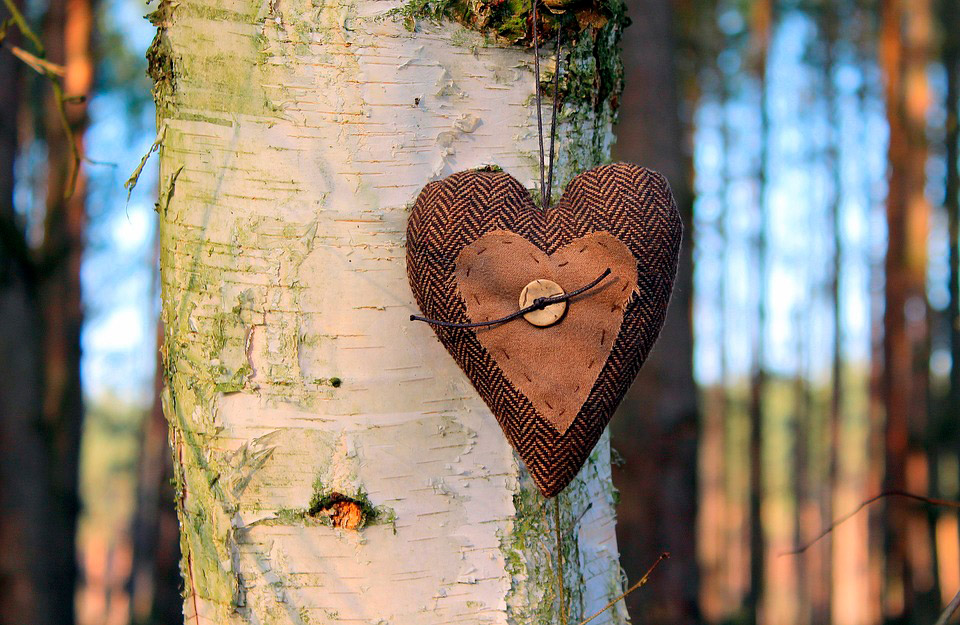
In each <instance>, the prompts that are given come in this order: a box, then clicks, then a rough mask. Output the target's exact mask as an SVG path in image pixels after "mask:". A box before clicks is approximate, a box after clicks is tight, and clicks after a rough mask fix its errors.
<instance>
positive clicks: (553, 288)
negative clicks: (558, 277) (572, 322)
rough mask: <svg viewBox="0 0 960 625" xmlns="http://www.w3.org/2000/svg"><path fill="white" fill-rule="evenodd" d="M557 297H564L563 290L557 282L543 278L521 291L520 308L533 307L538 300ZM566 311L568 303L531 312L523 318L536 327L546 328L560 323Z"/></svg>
mask: <svg viewBox="0 0 960 625" xmlns="http://www.w3.org/2000/svg"><path fill="white" fill-rule="evenodd" d="M557 295H563V289H562V288H560V285H559V284H557V283H556V282H553V281H552V280H546V279H543V278H541V279H540V280H534V281H533V282H531V283H530V284H528V285H527V286H525V287H523V290H522V291H520V308H526V307H527V306H532V305H533V302H534V301H535V300H536V299H537V298H540V297H555V296H557ZM566 311H567V303H566V302H556V303H554V304H550V305H549V306H547V307H546V308H543V309H541V310H531V311H530V312H528V313H527V314H525V315H524V316H523V318H524V319H526V320H527V321H529V322H530V323H532V324H533V325H535V326H539V327H541V328H544V327H546V326H550V325H553V324H555V323H556V322H558V321H560V317H562V316H563V313H565V312H566Z"/></svg>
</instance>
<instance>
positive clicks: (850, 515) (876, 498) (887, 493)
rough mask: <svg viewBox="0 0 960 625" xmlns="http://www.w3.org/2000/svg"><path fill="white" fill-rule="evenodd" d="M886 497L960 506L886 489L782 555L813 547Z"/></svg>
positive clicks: (957, 502) (937, 504)
mask: <svg viewBox="0 0 960 625" xmlns="http://www.w3.org/2000/svg"><path fill="white" fill-rule="evenodd" d="M885 497H903V498H904V499H912V500H914V501H919V502H921V503H925V504H928V505H931V506H944V507H947V508H960V501H951V500H948V499H934V498H932V497H924V496H923V495H917V494H915V493H908V492H906V491H903V490H886V491H883V492H882V493H880V494H879V495H874V496H873V497H871V498H869V499H867V500H865V501H863V502H861V503H860V505H859V506H857V507H856V508H855V509H854V510H852V511H851V512H848V513H847V514H845V515H843V516H842V517H840V518H839V519H837V520H836V521H834V522H833V523H831V524H830V525H829V526H828V527H827V528H826V529H824V530H823V531H822V532H820V533H819V534H818V535H817V537H816V538H814V539H813V540H811V541H810V542H809V543H807V544H805V545H802V546H800V547H798V548H796V549H793V550H791V551H785V552H783V553H781V554H780V555H781V556H794V555H797V554H801V553H803V552H804V551H806V550H807V549H809V548H810V547H812V546H814V545H815V544H817V543H818V542H820V540H821V539H822V538H823V537H824V536H826V535H827V534H829V533H830V532H832V531H833V530H835V529H837V527H839V526H840V525H842V524H843V523H846V522H847V521H849V520H850V519H851V518H853V517H854V516H856V514H857V513H858V512H860V511H861V510H863V509H864V508H866V507H867V506H869V505H870V504H872V503H874V502H876V501H879V500H881V499H883V498H885Z"/></svg>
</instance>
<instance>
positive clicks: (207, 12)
mask: <svg viewBox="0 0 960 625" xmlns="http://www.w3.org/2000/svg"><path fill="white" fill-rule="evenodd" d="M402 8H403V6H402V5H401V4H399V3H397V2H390V1H377V2H374V1H372V0H352V1H351V0H346V1H344V2H341V3H336V4H335V3H321V2H316V3H306V2H292V3H288V2H285V1H284V0H267V1H265V2H263V3H262V4H258V3H245V2H237V1H234V2H230V1H228V2H225V3H224V2H217V3H214V2H213V1H212V0H183V1H178V2H163V3H162V4H161V5H160V7H159V8H158V10H157V11H156V12H155V13H154V14H153V15H152V16H151V17H152V19H153V21H154V23H155V24H156V25H157V26H158V28H159V31H158V34H157V38H156V40H155V42H154V45H153V46H152V48H151V50H150V52H149V54H148V56H149V59H150V65H151V72H152V75H153V77H154V79H155V81H156V85H155V89H154V94H155V96H156V99H157V110H158V126H159V127H162V128H165V130H164V132H163V138H162V143H161V146H160V149H159V152H160V159H161V165H160V170H161V171H160V175H161V198H162V201H161V202H160V203H159V204H158V212H159V213H160V219H161V237H162V255H161V266H162V279H163V316H164V321H165V324H166V337H165V345H164V370H165V377H166V389H165V391H164V411H165V414H166V416H167V419H168V420H169V421H170V424H171V428H172V433H171V439H172V442H173V445H174V448H175V456H174V457H175V459H176V479H177V486H178V492H179V496H178V508H179V514H180V521H181V530H182V531H181V546H182V551H183V558H184V559H183V565H182V568H183V572H184V576H185V588H186V597H185V603H184V605H185V612H186V617H187V622H188V623H204V624H205V623H218V624H224V623H271V624H273V623H296V624H304V623H336V622H341V621H350V622H353V623H356V622H368V623H378V622H386V623H391V624H392V625H403V624H407V623H409V624H414V623H415V624H417V625H429V624H431V623H436V624H440V623H452V622H464V623H467V622H468V623H506V622H508V621H509V622H516V623H550V622H555V621H556V616H555V615H556V614H557V613H558V608H559V604H558V602H557V594H558V593H557V584H556V583H555V582H554V581H553V580H555V573H554V572H555V570H556V553H555V552H556V549H555V547H554V539H553V525H552V523H553V522H552V515H550V514H548V511H549V510H548V508H547V506H546V504H545V502H544V500H543V499H542V497H540V495H539V494H538V493H537V491H536V489H535V487H534V486H533V484H532V482H531V480H530V479H529V476H528V475H526V473H525V472H524V471H523V469H522V468H521V467H520V466H519V464H518V462H517V460H516V458H515V457H514V455H513V454H512V452H511V450H510V447H509V446H508V444H507V442H506V440H505V439H504V437H503V435H502V434H501V432H500V429H499V427H498V426H497V423H496V421H495V420H494V418H493V416H492V415H491V414H490V413H489V411H488V410H487V408H486V407H485V406H484V404H483V403H482V401H481V400H480V399H479V397H477V395H476V393H475V391H474V390H473V389H472V388H471V387H470V385H469V384H468V382H467V380H466V379H465V377H464V376H463V374H462V373H460V371H459V370H458V369H457V367H456V365H455V364H454V362H453V360H452V359H450V358H449V357H448V356H447V354H446V353H445V352H444V350H443V348H442V347H441V345H440V344H439V343H438V342H437V341H436V339H435V338H434V336H433V333H432V332H431V330H430V329H429V328H428V327H426V326H425V325H423V324H411V323H410V322H409V321H408V317H409V315H410V313H411V312H414V311H415V309H414V306H413V303H412V295H411V294H410V291H409V289H408V287H407V284H406V277H405V271H404V262H403V255H404V250H403V231H404V227H405V224H406V220H407V213H408V207H409V205H410V203H411V202H412V201H413V199H414V198H415V197H416V194H417V193H418V192H419V190H420V189H421V187H422V186H423V185H424V184H425V183H426V182H427V181H429V180H432V179H437V178H440V177H443V176H446V175H448V174H449V173H451V172H453V171H458V170H463V169H467V168H471V167H478V166H481V165H484V164H491V163H493V164H495V165H496V166H499V167H502V168H503V169H505V170H507V171H510V172H511V173H512V174H514V175H515V176H518V177H519V178H520V180H522V181H523V182H524V183H525V184H527V185H528V186H532V181H533V178H534V176H535V174H536V157H535V146H536V143H535V135H534V130H533V129H534V128H535V124H534V123H533V121H534V115H535V111H534V110H533V109H532V108H531V105H530V102H531V101H532V98H533V84H534V80H533V79H534V77H533V75H532V65H533V58H532V55H531V53H530V51H529V50H528V49H524V48H520V47H509V46H507V45H505V44H495V43H492V42H489V41H486V40H485V39H484V38H483V37H482V36H481V35H479V34H477V33H475V32H472V31H469V30H466V29H465V28H464V27H462V26H458V25H454V24H451V23H442V24H435V23H432V22H430V21H418V22H417V24H416V27H415V29H414V31H413V32H411V31H409V30H408V29H407V27H406V26H409V24H406V25H405V23H404V21H405V20H404V19H403V17H404V14H403V13H401V12H394V13H393V14H390V11H391V9H402ZM618 36H619V32H618V31H616V30H613V29H611V28H606V30H600V31H597V32H594V33H592V34H591V35H590V36H584V37H583V38H581V41H580V43H579V44H576V45H575V46H574V48H573V51H572V52H571V63H572V67H571V71H570V72H569V76H570V79H569V80H570V82H568V84H566V85H565V86H564V89H565V90H566V93H570V94H576V93H578V92H585V93H586V92H590V91H589V90H590V85H592V84H599V83H598V78H597V77H598V76H599V75H600V74H601V73H603V72H608V73H609V70H610V68H611V67H617V64H616V63H614V62H613V61H611V59H610V58H606V57H603V58H601V56H595V55H597V54H599V53H598V52H597V51H598V50H601V49H604V50H605V49H608V47H609V46H608V47H604V46H600V45H598V43H597V41H598V38H599V37H606V38H607V40H608V41H607V43H609V42H610V41H615V40H616V38H617V37H618ZM546 65H548V66H549V65H550V64H546ZM566 75H567V74H566V73H565V76H566ZM541 78H543V79H546V78H547V77H546V76H542V77H541ZM607 82H609V81H607ZM616 91H617V90H616V89H615V90H613V91H611V92H610V93H609V94H608V96H605V97H604V98H603V99H601V100H598V101H594V102H591V106H579V105H578V104H579V103H578V102H575V101H573V98H571V101H569V102H568V103H567V105H566V107H565V108H564V110H563V112H562V115H563V117H562V118H561V120H562V123H561V124H560V132H559V136H560V143H559V145H560V146H562V148H561V153H560V159H559V178H560V180H561V182H565V181H567V180H569V179H570V178H571V177H572V174H574V173H576V171H579V170H581V169H583V168H585V167H589V166H593V165H596V164H598V163H599V162H601V161H603V160H605V159H606V158H607V157H608V153H609V145H610V142H611V122H612V120H613V117H614V110H613V109H614V107H613V106H612V104H611V102H612V101H613V100H614V99H615V98H616V95H617V93H616ZM614 499H615V493H614V492H613V491H612V487H611V486H610V466H609V447H608V444H607V440H606V438H604V439H603V440H602V441H601V443H600V445H598V447H597V449H596V450H595V451H594V453H593V454H592V455H591V457H590V460H589V461H588V462H587V464H586V466H585V467H584V469H583V470H582V471H581V474H580V475H579V476H578V478H577V479H576V480H575V481H574V482H573V484H572V485H571V486H570V487H569V488H568V489H567V491H565V493H564V494H563V495H562V500H561V503H562V510H563V512H562V521H561V522H562V526H561V529H563V530H564V532H565V539H564V541H563V551H564V553H563V558H564V563H565V565H564V571H565V573H566V579H565V585H566V594H567V597H568V601H569V604H570V619H571V621H574V622H575V621H577V620H579V619H580V618H581V617H582V616H584V615H589V614H591V613H593V612H596V611H597V610H599V609H600V608H602V607H603V606H604V605H606V603H607V602H608V601H610V600H611V599H613V598H615V597H616V596H618V595H619V594H620V592H621V590H622V589H621V583H620V569H619V565H618V562H617V548H616V543H615V537H614V515H613V504H614ZM591 504H592V505H591ZM351 528H352V529H351ZM619 609H620V608H618V610H619ZM607 614H608V615H609V619H610V620H609V621H608V622H615V623H621V622H624V621H625V614H623V613H622V612H618V611H614V610H612V611H610V612H609V613H607ZM605 618H608V617H607V616H606V615H605Z"/></svg>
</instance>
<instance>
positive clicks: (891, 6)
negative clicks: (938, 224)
mask: <svg viewBox="0 0 960 625" xmlns="http://www.w3.org/2000/svg"><path fill="white" fill-rule="evenodd" d="M881 16H882V24H881V33H880V35H881V36H880V65H881V68H882V69H883V72H884V96H885V97H884V100H885V104H886V107H887V120H888V125H889V127H890V139H889V148H888V164H889V165H888V167H889V168H888V179H887V180H888V184H887V207H886V208H887V255H886V260H885V273H886V290H885V307H884V340H883V361H884V363H885V368H884V376H883V397H884V405H885V408H886V431H885V440H886V454H885V465H886V466H885V477H884V487H885V489H887V490H891V489H899V490H912V491H914V492H926V488H927V484H926V483H925V481H924V480H925V478H924V474H925V471H923V470H922V468H923V465H924V464H925V459H924V457H923V452H922V450H921V449H920V448H919V447H918V446H919V444H920V442H921V440H922V436H923V433H924V427H925V425H926V423H927V413H926V406H927V401H926V399H927V366H928V362H929V354H930V347H929V332H928V323H927V316H928V314H927V313H928V306H927V299H926V270H927V253H926V248H927V235H928V229H929V214H930V206H929V203H928V202H927V200H926V197H925V183H926V176H925V168H926V159H927V145H926V136H925V135H926V113H927V110H928V108H929V104H930V92H929V88H928V85H927V81H926V71H927V67H926V66H927V63H928V61H929V54H930V50H929V46H930V42H931V39H930V38H931V36H932V32H931V27H932V24H931V19H930V18H931V3H930V0H922V1H913V2H905V1H904V0H884V2H882V3H881ZM918 469H920V470H918ZM924 517H925V515H924V514H923V513H922V512H918V511H911V510H910V509H908V508H907V507H906V506H903V505H899V504H898V503H897V502H890V503H889V504H888V505H887V512H886V524H885V533H884V536H885V543H886V549H885V551H886V554H887V556H886V571H885V578H886V579H885V583H886V589H885V592H884V597H885V600H886V604H887V605H886V611H887V614H888V616H889V617H891V618H892V619H897V621H896V622H909V621H910V619H911V618H913V617H914V616H916V617H918V618H920V619H924V616H923V615H918V614H916V613H915V610H916V607H917V605H916V604H917V599H918V594H919V591H920V590H921V589H920V588H919V587H918V582H919V581H920V579H919V578H918V575H919V576H923V575H929V574H930V571H920V570H916V567H915V565H916V560H917V557H916V553H915V550H916V548H917V547H918V545H919V544H920V543H922V542H923V541H922V540H920V541H914V542H913V544H912V545H911V544H910V542H911V541H908V538H907V537H908V532H917V531H918V535H923V533H924V532H925V525H926V520H925V518H924ZM920 548H921V549H922V547H920ZM928 555H929V554H928ZM922 559H924V558H921V560H922ZM919 585H923V584H919ZM925 590H929V589H925ZM934 617H935V615H934ZM925 620H932V618H929V619H925Z"/></svg>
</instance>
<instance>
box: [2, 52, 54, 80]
mask: <svg viewBox="0 0 960 625" xmlns="http://www.w3.org/2000/svg"><path fill="white" fill-rule="evenodd" d="M10 52H12V53H13V56H15V57H17V58H18V59H20V60H21V61H23V62H24V63H26V64H27V65H29V66H30V68H32V69H33V71H35V72H37V73H38V74H40V75H42V76H50V75H51V74H53V75H54V76H63V75H64V74H66V73H67V69H66V68H65V67H64V66H63V65H57V64H56V63H51V62H50V61H47V60H46V59H41V58H40V57H39V56H37V55H35V54H31V53H29V52H27V51H26V50H24V49H23V48H21V47H20V46H10Z"/></svg>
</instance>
